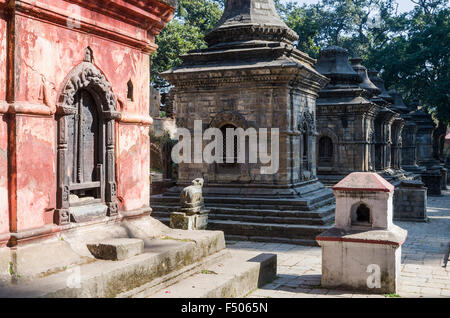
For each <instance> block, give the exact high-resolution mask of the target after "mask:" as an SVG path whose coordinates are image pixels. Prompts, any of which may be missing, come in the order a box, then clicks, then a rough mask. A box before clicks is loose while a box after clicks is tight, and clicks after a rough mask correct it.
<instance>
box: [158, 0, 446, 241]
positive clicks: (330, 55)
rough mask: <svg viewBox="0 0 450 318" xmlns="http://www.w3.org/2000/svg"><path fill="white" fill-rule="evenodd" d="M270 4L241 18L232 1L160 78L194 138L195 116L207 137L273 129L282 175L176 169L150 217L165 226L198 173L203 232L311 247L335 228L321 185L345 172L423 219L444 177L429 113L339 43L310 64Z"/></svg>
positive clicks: (403, 215)
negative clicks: (210, 131)
mask: <svg viewBox="0 0 450 318" xmlns="http://www.w3.org/2000/svg"><path fill="white" fill-rule="evenodd" d="M269 2H270V1H269ZM269 7H270V10H262V9H261V10H259V9H257V8H254V10H250V12H248V11H246V9H245V7H241V6H240V5H239V4H237V3H229V4H227V9H226V10H225V12H224V15H223V17H222V19H221V21H220V22H219V24H218V25H217V26H216V27H215V28H214V29H213V31H212V32H210V33H209V34H208V35H207V36H206V38H205V39H206V41H207V43H208V47H207V48H204V49H200V50H196V51H192V52H190V53H188V54H187V55H184V56H182V57H181V58H182V60H183V64H182V65H181V66H179V67H176V68H174V69H172V70H169V71H166V72H164V73H162V74H161V75H162V76H163V77H164V78H166V79H167V80H168V81H169V83H170V84H172V85H173V89H172V91H171V93H170V94H169V96H170V98H169V99H168V100H169V103H168V105H169V107H168V108H169V110H170V111H169V113H171V114H172V113H173V112H172V110H175V114H176V122H177V126H178V127H179V128H186V129H189V130H190V131H191V132H194V128H195V127H194V121H196V120H201V121H202V123H203V127H202V128H203V130H205V129H207V128H209V127H213V128H219V129H221V130H223V131H225V129H224V128H243V129H244V130H245V129H247V128H250V127H253V128H256V129H258V128H269V129H270V128H278V129H279V131H280V136H279V140H277V143H278V145H279V169H278V170H277V172H276V173H273V174H261V173H260V171H261V167H263V166H264V164H262V163H234V164H222V163H212V164H210V163H185V162H182V163H180V164H179V165H178V173H177V180H176V181H177V186H175V187H173V188H170V189H169V190H168V191H166V192H164V193H163V194H162V195H154V196H152V198H151V205H152V209H153V212H152V213H153V215H154V216H155V217H158V218H159V219H160V220H162V221H164V222H167V223H168V222H169V212H170V211H171V210H177V209H178V208H179V201H178V197H179V193H180V191H181V190H182V187H183V186H185V185H187V184H189V183H190V182H191V180H194V179H196V178H199V177H201V178H203V179H204V180H205V185H204V195H205V202H206V203H207V205H209V207H210V208H211V214H210V217H209V223H208V228H210V229H220V230H224V231H225V233H226V234H227V235H228V237H230V238H237V239H250V240H271V241H278V242H291V243H300V244H309V243H312V241H313V238H314V237H315V235H317V234H319V233H321V231H323V230H324V229H326V228H327V226H329V225H330V224H331V223H332V222H333V217H334V214H333V213H334V197H333V194H332V192H331V190H330V189H329V188H328V187H327V186H332V185H334V184H336V183H338V182H339V181H340V180H342V179H343V178H344V177H345V176H346V175H348V174H350V173H352V172H376V173H378V174H379V175H381V176H383V177H385V178H386V179H387V180H389V181H390V182H391V183H392V184H394V186H395V187H396V191H395V195H394V217H395V218H397V219H409V220H422V221H424V220H426V201H427V192H428V194H440V193H441V189H442V188H445V187H446V181H447V180H446V169H445V168H444V167H443V166H441V164H440V162H439V161H438V160H436V159H435V158H434V157H433V140H432V138H433V131H434V129H435V124H434V122H433V119H432V117H431V116H430V115H429V114H428V113H427V112H425V110H424V109H423V108H420V107H418V106H410V107H408V106H406V105H404V103H403V101H402V98H401V96H400V94H399V93H397V92H396V91H395V90H393V91H390V92H387V91H386V89H385V87H384V83H383V80H382V79H381V78H380V77H379V76H378V74H377V72H375V71H373V72H368V71H367V69H366V68H365V67H364V66H363V65H361V62H362V59H360V58H358V57H356V58H352V59H349V54H348V52H347V51H346V50H344V49H342V48H340V47H328V48H325V49H323V50H322V51H321V52H320V55H319V58H318V60H317V61H316V60H314V59H312V58H310V57H309V56H307V55H306V54H304V53H303V52H300V51H298V50H297V49H295V45H294V42H295V41H296V40H298V36H297V34H295V32H293V31H292V30H291V29H289V28H288V27H287V26H286V24H285V23H284V22H283V21H282V20H281V19H280V17H279V16H278V15H277V13H276V11H275V9H274V8H273V7H272V6H269ZM238 13H239V14H238ZM237 17H238V18H237ZM169 166H170V165H169ZM421 181H423V183H424V184H425V186H424V184H423V183H422V182H421Z"/></svg>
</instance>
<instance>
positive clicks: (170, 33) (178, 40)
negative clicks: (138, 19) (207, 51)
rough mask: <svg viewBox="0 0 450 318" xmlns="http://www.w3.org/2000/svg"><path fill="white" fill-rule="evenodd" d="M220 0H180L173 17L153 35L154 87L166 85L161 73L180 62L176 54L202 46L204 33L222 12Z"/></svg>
mask: <svg viewBox="0 0 450 318" xmlns="http://www.w3.org/2000/svg"><path fill="white" fill-rule="evenodd" d="M223 3H224V0H180V1H179V2H178V8H177V12H176V14H175V18H174V19H173V20H172V21H171V22H170V23H168V24H167V26H166V27H165V28H164V29H163V31H162V32H161V34H159V35H158V36H157V38H156V44H157V45H158V46H159V48H158V50H157V51H156V52H155V53H153V55H152V63H151V81H152V83H153V85H154V86H155V87H157V88H164V87H167V86H168V85H169V84H168V83H167V81H166V80H164V79H163V78H162V77H160V76H159V74H160V73H161V72H164V71H166V70H169V69H171V68H173V67H176V66H178V65H180V64H181V62H182V61H181V58H180V56H181V55H183V54H186V53H187V52H189V51H191V50H195V49H200V48H203V47H206V43H205V41H204V37H205V34H206V33H208V32H210V31H211V30H212V29H213V27H214V26H215V25H216V24H217V22H218V21H219V19H220V17H221V15H222V8H223Z"/></svg>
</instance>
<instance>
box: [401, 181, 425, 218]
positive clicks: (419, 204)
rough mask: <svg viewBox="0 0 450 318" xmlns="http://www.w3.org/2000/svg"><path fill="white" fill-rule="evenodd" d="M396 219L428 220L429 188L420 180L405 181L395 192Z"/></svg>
mask: <svg viewBox="0 0 450 318" xmlns="http://www.w3.org/2000/svg"><path fill="white" fill-rule="evenodd" d="M394 220H396V221H412V222H427V221H428V217H427V188H426V187H425V185H424V184H423V183H422V182H421V181H419V180H414V181H403V182H402V183H401V184H400V185H399V186H398V187H397V188H395V192H394Z"/></svg>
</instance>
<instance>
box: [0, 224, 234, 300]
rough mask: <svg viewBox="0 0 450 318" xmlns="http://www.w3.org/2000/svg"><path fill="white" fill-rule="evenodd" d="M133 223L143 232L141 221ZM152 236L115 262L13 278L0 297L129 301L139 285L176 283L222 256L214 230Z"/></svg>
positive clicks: (1, 289) (219, 237)
mask: <svg viewBox="0 0 450 318" xmlns="http://www.w3.org/2000/svg"><path fill="white" fill-rule="evenodd" d="M133 222H137V221H134V220H133ZM152 222H153V221H152ZM154 222H158V221H154ZM154 222H153V223H154ZM129 223H131V221H130V222H129ZM158 223H160V222H158ZM138 225H139V228H140V229H142V228H143V229H145V225H147V223H139V224H138ZM127 226H128V227H130V224H127ZM161 226H162V225H161ZM108 229H109V228H108ZM94 230H95V229H93V231H94ZM97 230H98V229H97ZM85 234H86V233H85ZM155 234H157V235H156V236H155V237H153V238H141V239H142V240H143V241H144V243H145V245H144V250H143V251H142V253H141V254H139V255H135V256H129V257H128V258H126V259H124V260H117V261H113V260H99V259H95V258H92V259H90V261H89V262H87V263H85V264H82V265H76V264H72V265H70V266H67V267H65V268H63V269H61V270H60V271H58V272H55V273H53V274H51V273H47V274H46V275H42V276H39V277H36V278H33V279H31V278H30V279H29V280H22V278H18V281H17V282H15V283H14V284H9V285H5V286H1V287H0V297H2V298H3V297H12V298H21V297H32V298H36V297H58V298H59V297H69V298H74V297H83V298H98V297H107V298H110V297H132V296H135V294H136V293H132V292H131V291H136V290H138V289H139V287H141V286H143V285H147V286H148V285H149V284H150V285H154V286H158V285H160V286H164V284H168V283H171V284H173V283H176V282H178V281H179V279H182V278H183V277H188V276H190V275H192V274H193V273H195V272H196V269H197V268H199V266H203V265H202V264H210V263H215V262H216V261H218V260H220V259H222V257H223V256H224V255H225V254H226V250H225V241H224V235H223V233H222V232H220V231H181V230H172V229H167V230H166V229H164V231H163V232H158V233H155Z"/></svg>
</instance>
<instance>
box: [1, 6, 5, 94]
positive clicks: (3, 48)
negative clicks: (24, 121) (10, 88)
mask: <svg viewBox="0 0 450 318" xmlns="http://www.w3.org/2000/svg"><path fill="white" fill-rule="evenodd" d="M0 65H5V67H6V21H5V20H4V16H3V14H2V13H1V12H0ZM5 67H3V68H2V69H0V83H2V85H0V100H2V101H3V100H5V98H6V91H5V89H6V85H4V83H6V72H5Z"/></svg>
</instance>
